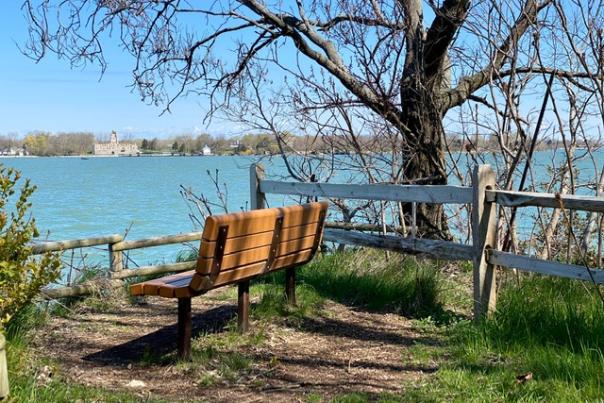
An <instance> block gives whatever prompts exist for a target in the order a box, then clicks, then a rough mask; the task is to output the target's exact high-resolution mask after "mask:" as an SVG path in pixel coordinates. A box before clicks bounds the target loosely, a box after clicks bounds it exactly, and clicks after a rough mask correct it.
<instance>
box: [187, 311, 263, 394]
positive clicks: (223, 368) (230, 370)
mask: <svg viewBox="0 0 604 403" xmlns="http://www.w3.org/2000/svg"><path fill="white" fill-rule="evenodd" d="M265 339H266V336H265V332H264V330H263V329H262V326H254V327H253V328H252V329H251V330H250V331H249V332H246V333H243V334H241V333H239V332H238V331H237V330H236V327H235V323H233V324H232V326H230V330H228V331H226V332H223V333H220V334H205V335H202V336H200V337H199V338H197V339H195V340H193V345H192V350H191V360H190V361H183V362H179V363H178V365H177V367H178V368H180V370H181V371H183V372H185V373H195V374H197V379H199V381H198V384H199V385H201V386H211V385H215V384H217V383H224V382H231V383H232V382H236V381H237V380H238V379H240V378H242V377H245V376H246V375H247V374H248V373H249V371H250V368H251V365H252V363H253V359H252V358H251V357H250V356H248V355H246V354H245V351H246V350H249V349H251V348H253V347H255V346H257V345H259V344H261V343H262V342H264V340H265Z"/></svg>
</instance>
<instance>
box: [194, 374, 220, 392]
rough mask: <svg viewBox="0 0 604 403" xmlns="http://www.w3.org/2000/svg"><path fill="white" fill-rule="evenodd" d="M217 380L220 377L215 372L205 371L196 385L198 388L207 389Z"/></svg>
mask: <svg viewBox="0 0 604 403" xmlns="http://www.w3.org/2000/svg"><path fill="white" fill-rule="evenodd" d="M219 380H220V377H219V376H218V375H217V374H216V372H215V371H207V372H204V373H203V374H201V377H200V378H199V381H198V382H197V384H198V385H199V386H202V387H206V388H209V387H210V386H214V385H215V384H216V383H217V382H218V381H219Z"/></svg>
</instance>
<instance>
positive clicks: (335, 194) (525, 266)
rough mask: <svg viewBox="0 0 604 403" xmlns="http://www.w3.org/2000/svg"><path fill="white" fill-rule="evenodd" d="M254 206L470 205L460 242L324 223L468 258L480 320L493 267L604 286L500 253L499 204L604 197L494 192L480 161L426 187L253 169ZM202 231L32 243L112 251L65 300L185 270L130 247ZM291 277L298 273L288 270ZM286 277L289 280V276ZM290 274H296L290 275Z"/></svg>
mask: <svg viewBox="0 0 604 403" xmlns="http://www.w3.org/2000/svg"><path fill="white" fill-rule="evenodd" d="M250 189H251V193H250V206H251V208H254V209H256V208H264V207H266V205H267V203H266V195H267V194H279V195H291V196H303V197H312V198H328V199H329V198H338V199H355V200H379V201H394V202H402V203H438V204H469V205H471V206H472V214H471V227H472V228H471V229H472V245H465V244H459V243H455V242H449V241H442V240H433V239H420V238H415V237H414V236H413V231H410V233H411V236H407V237H404V236H401V235H400V233H397V232H402V231H400V228H393V229H392V231H391V232H390V233H388V234H383V233H382V232H383V231H384V227H382V226H376V225H371V224H363V223H326V227H327V228H326V229H325V232H324V240H326V241H332V242H337V243H344V244H349V245H357V246H365V247H371V248H379V249H385V250H390V251H397V252H401V253H407V254H418V255H423V256H427V257H431V258H436V259H445V260H466V261H467V260H471V261H472V262H473V265H474V275H473V277H474V279H473V282H474V296H473V298H474V313H475V316H476V317H480V316H481V315H483V314H485V313H487V312H489V311H490V310H492V309H494V308H495V303H496V268H497V267H507V268H515V269H519V270H524V271H529V272H534V273H540V274H547V275H552V276H558V277H566V278H571V279H577V280H584V281H591V282H594V283H597V284H604V270H602V269H600V268H597V269H591V268H587V267H584V266H579V265H571V264H565V263H561V262H555V261H548V260H541V259H536V258H534V257H530V256H521V255H516V254H512V253H509V252H502V251H498V250H497V231H496V229H497V206H507V207H525V206H538V207H550V208H565V209H572V210H583V211H593V212H604V198H601V197H590V196H576V195H564V194H546V193H531V192H514V191H501V190H496V189H495V175H494V173H493V171H492V169H491V168H490V167H489V166H487V165H481V166H477V167H476V168H475V169H474V172H473V174H472V186H466V187H464V186H448V185H447V186H425V185H395V184H376V185H357V184H331V183H298V182H278V181H272V180H266V179H264V171H263V169H262V167H261V166H259V165H253V166H252V167H251V169H250ZM201 234H202V233H201V232H198V231H196V232H189V233H183V234H176V235H168V236H162V237H155V238H148V239H139V240H124V238H123V236H121V235H115V234H114V235H108V236H103V237H95V238H86V239H77V240H69V241H59V242H44V243H40V244H36V245H33V246H32V251H33V253H35V254H41V253H46V252H60V251H65V250H69V249H75V248H82V247H92V246H99V245H106V246H107V250H108V252H109V261H108V267H107V270H106V272H107V276H106V277H105V278H102V279H98V280H96V281H91V282H87V283H85V284H80V285H75V286H69V287H60V288H59V287H54V288H46V289H44V290H43V295H44V296H46V297H47V298H62V297H70V296H76V295H83V294H89V293H93V292H95V290H98V289H99V288H101V287H117V286H120V285H121V284H122V283H123V280H124V279H127V278H131V277H138V276H146V275H158V274H164V273H170V272H180V271H186V270H191V269H193V268H195V265H196V262H194V261H193V262H180V263H170V264H160V265H150V266H141V267H136V268H127V267H125V265H124V255H123V254H124V253H125V252H126V251H128V250H133V249H141V248H149V247H156V246H164V245H173V244H182V243H186V242H199V240H200V238H201ZM287 276H293V274H292V273H288V274H287ZM288 278H289V277H288ZM292 279H293V277H292Z"/></svg>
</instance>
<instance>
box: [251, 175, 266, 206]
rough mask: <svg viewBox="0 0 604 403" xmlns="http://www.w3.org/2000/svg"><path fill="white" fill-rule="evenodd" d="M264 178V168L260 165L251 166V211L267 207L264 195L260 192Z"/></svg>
mask: <svg viewBox="0 0 604 403" xmlns="http://www.w3.org/2000/svg"><path fill="white" fill-rule="evenodd" d="M263 178H264V167H262V165H260V164H252V165H251V166H250V210H257V209H262V208H265V207H266V200H265V196H264V193H262V192H261V191H260V181H261V180H262V179H263Z"/></svg>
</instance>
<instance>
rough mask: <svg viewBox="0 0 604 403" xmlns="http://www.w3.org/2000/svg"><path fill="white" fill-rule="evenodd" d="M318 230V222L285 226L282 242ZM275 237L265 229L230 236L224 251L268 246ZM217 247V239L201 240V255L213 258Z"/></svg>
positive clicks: (227, 252)
mask: <svg viewBox="0 0 604 403" xmlns="http://www.w3.org/2000/svg"><path fill="white" fill-rule="evenodd" d="M316 232H317V223H316V222H314V223H309V224H305V225H298V226H294V227H289V228H284V229H282V230H281V242H284V241H290V240H293V239H298V238H304V237H307V236H311V235H315V234H316ZM272 239H273V231H272V230H270V231H265V232H260V233H257V234H252V235H246V236H240V237H233V238H231V237H229V239H227V242H226V245H225V248H224V253H225V254H227V255H228V254H231V253H235V252H240V251H243V250H246V249H252V248H258V247H261V246H267V245H270V244H271V241H272ZM215 248H216V242H215V241H206V240H203V241H202V242H201V246H200V248H199V256H200V257H204V258H211V257H213V256H214V252H215Z"/></svg>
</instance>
